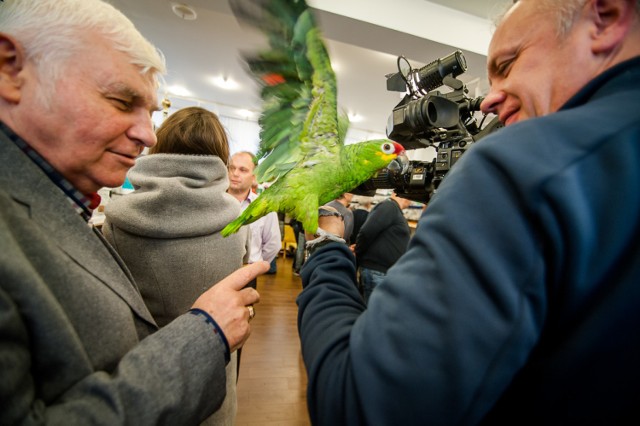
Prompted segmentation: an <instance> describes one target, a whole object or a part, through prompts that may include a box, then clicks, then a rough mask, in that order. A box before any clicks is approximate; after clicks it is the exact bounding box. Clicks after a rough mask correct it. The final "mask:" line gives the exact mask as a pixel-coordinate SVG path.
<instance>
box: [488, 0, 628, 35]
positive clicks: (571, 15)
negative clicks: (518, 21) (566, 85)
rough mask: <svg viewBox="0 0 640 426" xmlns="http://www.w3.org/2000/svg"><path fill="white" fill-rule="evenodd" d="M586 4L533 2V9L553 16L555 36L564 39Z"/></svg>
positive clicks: (575, 1)
mask: <svg viewBox="0 0 640 426" xmlns="http://www.w3.org/2000/svg"><path fill="white" fill-rule="evenodd" d="M518 1H521V0H514V1H513V4H516V3H518ZM586 2H587V0H535V7H537V8H538V10H539V11H541V12H549V13H551V14H552V16H553V15H555V21H556V30H557V36H558V37H559V38H564V37H565V36H566V35H567V34H569V32H570V31H571V29H572V28H573V24H574V23H575V21H576V18H577V17H578V14H579V13H580V10H581V9H582V7H583V6H584V5H585V3H586ZM511 6H513V5H511ZM505 13H506V12H505ZM636 14H637V15H639V16H640V0H636ZM503 17H504V14H503V15H502V16H500V17H499V20H498V21H496V22H499V21H500V20H502V18H503Z"/></svg>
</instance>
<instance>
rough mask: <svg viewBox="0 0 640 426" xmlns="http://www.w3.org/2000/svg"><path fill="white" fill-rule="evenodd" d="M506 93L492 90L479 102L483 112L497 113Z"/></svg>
mask: <svg viewBox="0 0 640 426" xmlns="http://www.w3.org/2000/svg"><path fill="white" fill-rule="evenodd" d="M506 98H507V95H506V94H505V93H504V92H502V91H499V90H492V91H490V92H489V94H488V95H487V96H485V98H484V100H483V101H482V103H481V104H480V109H481V110H482V112H483V113H484V114H498V108H499V106H500V105H501V104H502V103H503V102H504V101H505V99H506Z"/></svg>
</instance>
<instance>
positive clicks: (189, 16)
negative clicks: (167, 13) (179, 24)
mask: <svg viewBox="0 0 640 426" xmlns="http://www.w3.org/2000/svg"><path fill="white" fill-rule="evenodd" d="M171 10H173V13H175V14H176V15H178V16H179V17H180V18H182V19H184V20H186V21H193V20H194V19H196V18H197V17H198V14H197V13H196V11H195V10H194V9H193V8H192V7H191V6H189V5H186V4H184V3H172V4H171Z"/></svg>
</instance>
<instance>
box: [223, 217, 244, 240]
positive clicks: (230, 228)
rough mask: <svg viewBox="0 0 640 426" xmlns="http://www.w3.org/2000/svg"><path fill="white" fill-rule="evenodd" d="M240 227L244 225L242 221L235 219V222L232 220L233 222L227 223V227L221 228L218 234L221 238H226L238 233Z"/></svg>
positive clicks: (241, 219)
mask: <svg viewBox="0 0 640 426" xmlns="http://www.w3.org/2000/svg"><path fill="white" fill-rule="evenodd" d="M242 225H244V219H243V218H237V219H236V220H234V221H233V222H229V224H228V225H227V226H225V227H224V228H222V231H220V234H222V236H223V237H228V236H229V235H231V234H235V233H236V232H238V230H239V229H240V228H241V227H242Z"/></svg>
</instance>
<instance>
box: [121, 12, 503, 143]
mask: <svg viewBox="0 0 640 426" xmlns="http://www.w3.org/2000/svg"><path fill="white" fill-rule="evenodd" d="M109 1H110V2H111V3H112V4H113V5H114V6H115V7H117V8H118V9H119V10H121V11H122V12H123V13H124V14H125V15H127V16H128V17H129V18H130V19H131V20H132V21H133V22H134V24H135V25H136V26H137V28H138V29H139V30H140V31H141V32H142V34H143V35H145V36H146V37H147V38H148V39H149V40H150V41H151V42H152V43H154V44H155V45H156V46H157V47H158V48H159V49H160V50H161V51H162V52H163V54H164V55H165V57H166V60H167V65H168V75H167V76H166V83H167V84H166V86H167V87H172V86H174V85H180V86H183V87H185V88H187V89H188V90H189V92H190V93H189V94H188V95H182V96H177V95H175V94H172V93H170V92H169V93H168V94H167V96H168V97H169V99H170V100H171V102H172V109H177V108H181V107H184V106H187V105H193V104H200V105H202V106H204V107H208V108H210V109H212V110H214V111H216V112H218V113H219V114H220V115H226V116H234V115H237V114H240V113H239V111H238V110H240V109H247V110H250V111H253V112H254V117H253V118H254V119H255V118H257V114H258V112H259V111H260V101H259V98H258V94H257V86H256V85H255V83H254V82H253V81H252V80H251V79H250V77H249V76H247V75H246V74H245V72H244V68H243V65H242V62H241V59H240V52H241V51H246V50H253V49H254V48H255V47H256V46H257V45H259V44H262V43H263V38H262V36H261V35H260V34H259V33H257V32H253V31H249V30H247V28H246V27H240V26H239V24H238V23H237V21H236V19H235V17H234V16H233V14H232V13H231V11H230V9H229V6H228V4H227V0H184V1H182V3H186V4H188V5H189V6H192V7H193V9H194V10H195V11H196V12H197V19H196V20H183V19H181V18H179V17H178V16H176V15H175V14H174V13H173V11H172V7H171V6H172V4H173V3H174V2H173V1H171V0H109ZM504 2H505V0H455V1H454V0H429V1H427V0H393V1H391V0H315V1H313V0H309V3H310V4H311V5H312V6H314V7H315V12H316V16H317V18H318V22H319V26H320V27H321V29H322V31H323V33H324V35H325V38H326V39H327V47H328V50H329V52H330V55H331V58H332V62H333V63H334V67H335V68H336V75H337V79H338V102H339V106H340V107H341V108H343V109H345V110H347V111H348V112H350V113H352V114H357V116H358V117H359V118H360V119H361V121H359V122H353V123H352V127H354V128H356V129H361V130H365V131H370V132H378V133H384V129H385V126H386V121H387V117H388V116H389V113H390V112H391V110H392V109H393V107H394V106H395V105H396V104H397V103H398V102H399V101H400V95H399V94H398V93H394V92H388V91H386V79H385V75H386V74H389V73H393V72H396V71H397V70H396V57H397V56H398V55H405V56H406V57H407V58H409V60H411V62H412V65H414V67H415V68H418V67H420V66H423V65H425V64H427V63H429V62H431V61H433V60H435V59H437V58H439V57H442V56H445V55H447V54H449V53H451V52H453V51H454V50H456V49H457V48H461V49H462V51H463V52H464V54H465V57H466V60H467V64H468V71H467V72H466V73H465V74H463V75H462V76H460V77H459V78H460V79H461V80H463V81H464V82H465V83H467V84H468V87H469V89H470V92H471V95H473V96H477V95H480V94H484V93H485V92H486V90H487V82H486V72H485V61H486V57H485V52H486V48H487V46H488V40H489V38H490V32H491V29H492V24H491V21H490V19H488V17H490V16H493V15H495V13H496V12H497V11H498V6H497V5H498V4H504ZM452 7H455V8H456V9H457V10H454V9H451V8H452ZM434 39H436V40H437V41H434ZM449 41H450V42H449ZM219 76H227V77H228V78H230V79H233V80H234V81H236V82H237V83H238V84H239V88H238V89H237V90H224V89H221V88H218V87H216V86H215V85H214V84H212V83H211V79H212V78H214V77H219ZM162 95H163V93H161V96H162Z"/></svg>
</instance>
